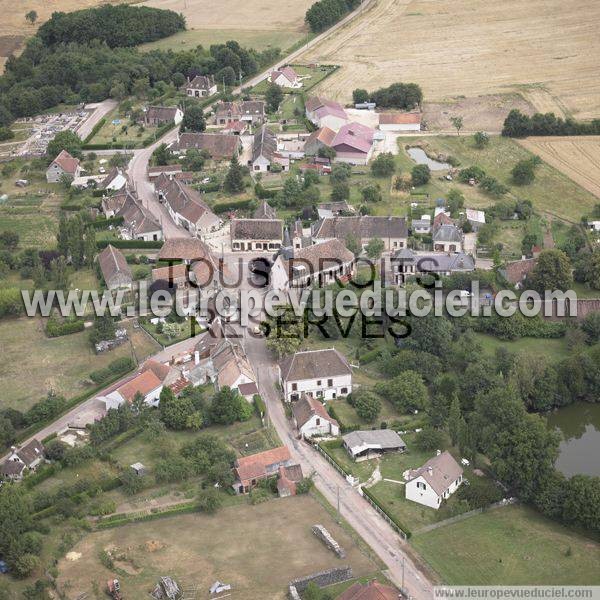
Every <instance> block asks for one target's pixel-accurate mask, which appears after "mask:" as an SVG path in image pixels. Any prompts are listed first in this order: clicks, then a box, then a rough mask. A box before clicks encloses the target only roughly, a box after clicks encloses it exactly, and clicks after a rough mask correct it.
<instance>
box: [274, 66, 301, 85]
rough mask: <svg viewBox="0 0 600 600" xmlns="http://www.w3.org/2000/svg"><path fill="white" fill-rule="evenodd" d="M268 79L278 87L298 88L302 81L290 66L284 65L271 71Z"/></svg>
mask: <svg viewBox="0 0 600 600" xmlns="http://www.w3.org/2000/svg"><path fill="white" fill-rule="evenodd" d="M269 81H270V82H271V83H275V84H277V85H278V86H280V87H284V88H292V89H298V88H301V87H302V82H301V81H300V78H299V77H298V73H296V71H294V69H292V67H289V66H286V67H281V69H276V70H275V71H272V72H271V75H270V76H269Z"/></svg>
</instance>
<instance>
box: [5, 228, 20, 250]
mask: <svg viewBox="0 0 600 600" xmlns="http://www.w3.org/2000/svg"><path fill="white" fill-rule="evenodd" d="M18 245H19V234H18V233H17V232H16V231H10V230H8V229H7V230H6V231H3V232H2V233H0V248H2V249H4V250H10V251H11V252H14V251H15V250H16V249H17V246H18Z"/></svg>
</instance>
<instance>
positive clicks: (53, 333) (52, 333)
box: [46, 316, 84, 337]
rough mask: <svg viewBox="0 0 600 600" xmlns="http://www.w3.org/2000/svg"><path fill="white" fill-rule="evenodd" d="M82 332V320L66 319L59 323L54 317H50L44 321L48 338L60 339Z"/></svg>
mask: <svg viewBox="0 0 600 600" xmlns="http://www.w3.org/2000/svg"><path fill="white" fill-rule="evenodd" d="M83 330H84V320H83V319H66V320H64V321H61V320H60V319H58V318H57V317H55V316H51V317H49V318H48V321H46V335H47V336H48V337H60V336H63V335H70V334H71V333H78V332H80V331H83Z"/></svg>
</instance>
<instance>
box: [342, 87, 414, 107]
mask: <svg viewBox="0 0 600 600" xmlns="http://www.w3.org/2000/svg"><path fill="white" fill-rule="evenodd" d="M352 100H353V101H354V103H355V104H360V103H363V102H375V104H377V106H378V107H379V108H400V109H402V110H411V109H413V108H415V107H417V106H419V105H420V104H421V102H422V101H423V91H422V90H421V87H420V86H419V85H418V84H416V83H401V82H399V83H392V85H389V86H388V87H383V88H379V89H378V90H375V91H374V92H368V91H367V90H365V89H362V88H357V89H355V90H354V91H353V92H352Z"/></svg>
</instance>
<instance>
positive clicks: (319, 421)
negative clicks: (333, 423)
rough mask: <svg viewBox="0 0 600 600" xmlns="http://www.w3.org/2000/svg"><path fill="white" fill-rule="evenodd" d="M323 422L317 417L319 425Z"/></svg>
mask: <svg viewBox="0 0 600 600" xmlns="http://www.w3.org/2000/svg"><path fill="white" fill-rule="evenodd" d="M320 424H321V419H319V418H318V417H317V427H318V426H319V425H320Z"/></svg>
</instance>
